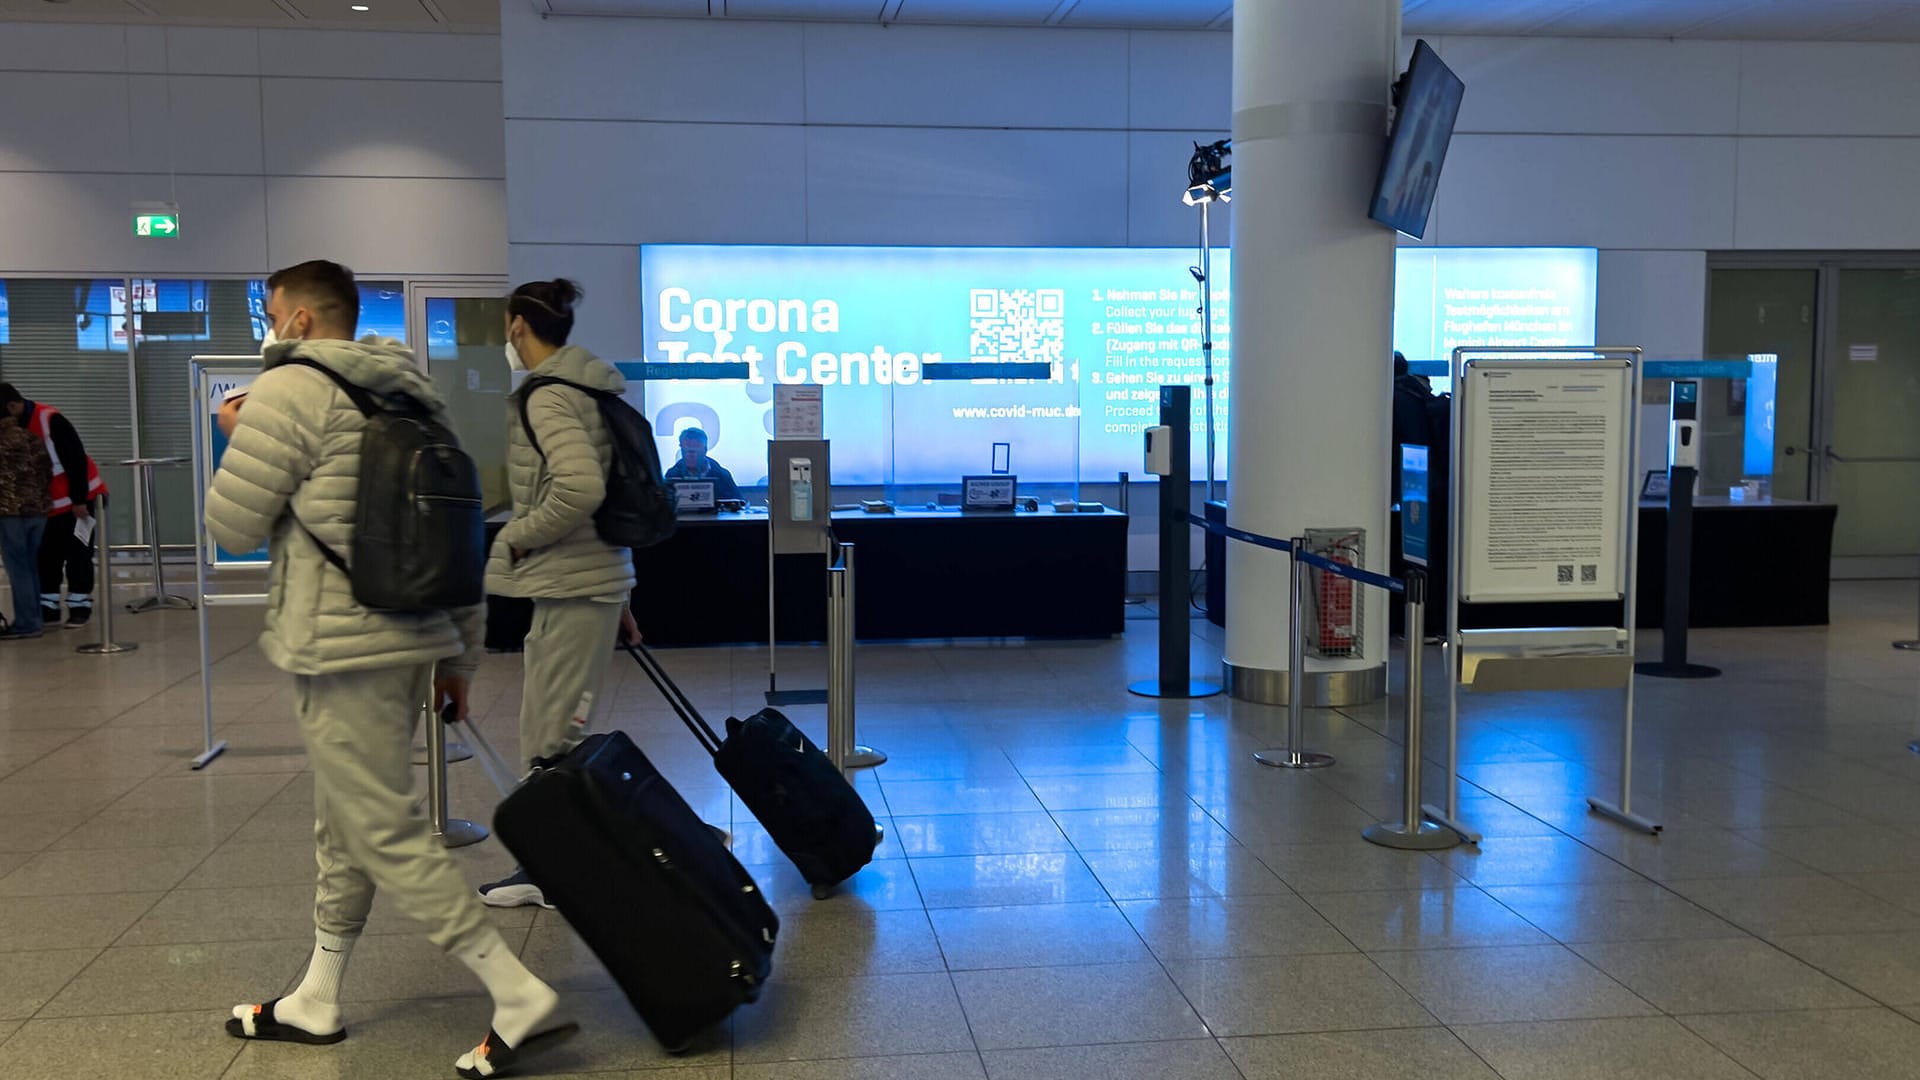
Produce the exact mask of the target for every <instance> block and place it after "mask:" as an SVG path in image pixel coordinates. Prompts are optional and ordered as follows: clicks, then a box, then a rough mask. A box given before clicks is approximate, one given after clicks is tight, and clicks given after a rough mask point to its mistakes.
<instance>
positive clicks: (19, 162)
mask: <svg viewBox="0 0 1920 1080" xmlns="http://www.w3.org/2000/svg"><path fill="white" fill-rule="evenodd" d="M0 101H4V102H7V103H8V104H7V105H6V107H5V108H0V169H23V170H31V171H42V172H53V171H61V170H71V171H74V172H125V171H127V169H128V167H129V159H128V156H127V125H128V118H127V77H126V76H124V75H85V74H65V73H44V72H0Z"/></svg>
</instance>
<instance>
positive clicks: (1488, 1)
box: [0, 0, 1920, 41]
mask: <svg viewBox="0 0 1920 1080" xmlns="http://www.w3.org/2000/svg"><path fill="white" fill-rule="evenodd" d="M284 2H285V3H286V4H287V8H288V9H295V10H298V11H300V12H301V13H302V17H295V16H293V15H290V14H289V13H288V10H285V9H282V8H281V7H279V6H278V5H276V4H275V3H274V0H68V2H63V3H48V2H46V0H0V19H24V20H34V21H54V22H75V21H80V22H86V21H93V22H160V23H178V24H201V25H207V24H213V25H231V26H287V25H289V24H294V25H314V26H325V27H329V28H340V27H349V28H350V27H353V26H359V25H368V26H373V27H387V28H391V27H396V26H400V27H418V28H423V29H424V28H433V27H438V26H444V27H447V28H453V29H469V30H471V29H477V28H483V27H496V26H498V25H499V8H498V6H497V5H498V0H364V2H366V3H367V4H368V6H369V7H370V8H372V10H371V11H367V12H355V11H352V10H351V4H352V3H353V2H354V0H284ZM507 2H524V3H528V4H530V5H532V6H533V7H534V8H535V9H537V10H540V11H549V10H550V11H553V12H556V13H560V14H578V15H589V14H591V15H623V16H660V17H671V18H700V19H705V18H709V17H712V18H730V19H735V20H745V19H783V20H784V19H792V20H815V21H842V22H880V21H898V22H903V23H912V24H939V23H947V24H954V23H964V24H973V25H997V26H1041V25H1065V26H1070V27H1141V28H1167V27H1176V28H1195V29H1198V28H1203V27H1209V26H1217V27H1224V26H1230V25H1231V14H1230V13H1231V2H1230V0H507ZM1299 2H1315V3H1344V2H1347V0H1299ZM1403 2H1404V7H1405V19H1404V23H1403V25H1404V27H1405V29H1406V31H1407V33H1408V34H1410V35H1426V36H1429V37H1435V36H1440V35H1475V34H1490V35H1528V36H1555V37H1638V38H1690V39H1762V40H1816V41H1817V40H1830V41H1920V0H1403Z"/></svg>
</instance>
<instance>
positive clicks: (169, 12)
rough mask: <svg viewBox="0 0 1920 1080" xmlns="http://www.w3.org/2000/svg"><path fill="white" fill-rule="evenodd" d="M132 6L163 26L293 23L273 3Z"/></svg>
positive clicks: (147, 0)
mask: <svg viewBox="0 0 1920 1080" xmlns="http://www.w3.org/2000/svg"><path fill="white" fill-rule="evenodd" d="M408 2H410V3H411V2H414V0H408ZM135 6H137V7H141V8H145V9H147V10H148V11H151V12H153V13H154V14H155V15H157V16H159V17H160V19H161V20H162V21H164V22H261V21H265V22H274V23H285V22H291V21H293V17H292V16H290V15H288V14H287V13H286V11H285V10H284V9H283V8H281V7H280V6H278V5H277V4H275V3H274V2H273V0H138V2H137V4H136V5H135ZM416 6H417V5H416ZM342 11H343V12H344V11H345V6H344V4H343V5H342Z"/></svg>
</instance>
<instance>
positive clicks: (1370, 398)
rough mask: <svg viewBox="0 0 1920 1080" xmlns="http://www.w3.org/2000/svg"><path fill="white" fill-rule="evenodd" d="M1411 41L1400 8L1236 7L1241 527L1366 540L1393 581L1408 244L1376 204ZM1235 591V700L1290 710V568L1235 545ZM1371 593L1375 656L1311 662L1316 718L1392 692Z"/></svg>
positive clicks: (1347, 1) (1232, 472)
mask: <svg viewBox="0 0 1920 1080" xmlns="http://www.w3.org/2000/svg"><path fill="white" fill-rule="evenodd" d="M1399 30H1400V0H1237V2H1236V3H1235V4H1234V12H1233V300H1232V303H1233V380H1232V383H1231V389H1230V398H1229V403H1230V408H1229V409H1228V415H1229V416H1231V417H1232V424H1231V429H1230V430H1229V432H1228V435H1227V460H1228V502H1227V517H1228V521H1229V522H1230V523H1231V524H1233V525H1234V526H1236V527H1238V528H1242V529H1247V530H1250V531H1252V532H1257V533H1263V534H1266V535H1268V536H1277V537H1282V538H1287V537H1293V536H1298V535H1300V534H1302V533H1304V532H1305V531H1306V530H1308V529H1320V528H1329V529H1333V528H1345V527H1352V526H1358V527H1360V528H1363V529H1365V530H1366V561H1367V565H1368V567H1369V568H1371V569H1374V570H1384V569H1385V568H1386V567H1387V566H1388V551H1387V544H1388V537H1387V503H1388V500H1387V478H1388V459H1387V443H1388V441H1389V438H1390V435H1389V431H1390V428H1391V426H1392V425H1391V422H1390V416H1391V408H1392V403H1391V387H1392V355H1393V345H1392V341H1393V335H1392V328H1393V253H1394V234H1393V233H1392V232H1391V231H1389V230H1388V229H1386V228H1384V227H1382V226H1380V225H1378V224H1375V223H1374V222H1372V221H1370V220H1369V219H1368V218H1367V205H1368V200H1369V197H1370V195H1371V193H1372V190H1373V181H1374V173H1375V171H1376V170H1377V169H1378V167H1379V163H1380V155H1381V152H1382V150H1383V148H1384V146H1385V144H1386V139H1385V135H1386V121H1387V101H1388V98H1389V96H1390V90H1391V86H1392V82H1393V79H1394V75H1395V73H1396V70H1397V68H1398V53H1399ZM1227 581H1228V584H1229V587H1230V588H1231V589H1232V596H1233V601H1232V602H1231V603H1229V604H1228V605H1227V653H1226V661H1227V681H1228V686H1229V688H1230V690H1231V691H1232V692H1233V694H1234V696H1236V697H1239V698H1242V699H1246V700H1253V701H1268V702H1278V701H1280V700H1283V699H1284V695H1285V693H1286V686H1287V684H1288V681H1289V680H1288V678H1287V676H1286V674H1285V672H1286V669H1287V643H1288V637H1287V635H1288V634H1290V633H1291V632H1292V628H1291V626H1290V620H1289V615H1288V612H1287V610H1286V607H1287V605H1286V597H1287V558H1286V556H1285V555H1283V554H1281V553H1279V552H1274V551H1268V550H1265V549H1261V548H1256V547H1253V546H1251V545H1248V544H1242V543H1232V542H1230V543H1229V544H1228V545H1227ZM1361 591H1362V594H1363V595H1364V596H1365V598H1366V600H1365V608H1364V621H1365V632H1364V636H1363V638H1362V653H1363V656H1362V658H1360V659H1358V660H1340V661H1333V660H1329V661H1324V662H1323V661H1319V660H1312V659H1310V660H1308V662H1307V672H1308V674H1307V679H1306V686H1307V698H1306V700H1307V703H1308V704H1337V703H1350V702H1357V701H1365V700H1370V699H1372V698H1375V697H1378V696H1380V694H1381V693H1382V692H1383V690H1384V685H1385V674H1384V673H1385V668H1384V664H1385V661H1386V655H1387V654H1386V641H1387V617H1386V616H1387V608H1386V602H1385V597H1384V595H1383V594H1381V593H1380V592H1379V590H1376V589H1362V590H1361ZM1309 603H1311V600H1309ZM1322 672H1324V673H1325V674H1324V675H1323V674H1321V673H1322Z"/></svg>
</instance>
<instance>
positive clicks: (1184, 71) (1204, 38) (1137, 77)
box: [1127, 30, 1233, 131]
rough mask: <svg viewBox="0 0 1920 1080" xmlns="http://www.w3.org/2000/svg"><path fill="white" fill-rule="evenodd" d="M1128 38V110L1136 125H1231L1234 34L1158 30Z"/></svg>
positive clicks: (1176, 127) (1175, 127)
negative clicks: (1129, 43)
mask: <svg viewBox="0 0 1920 1080" xmlns="http://www.w3.org/2000/svg"><path fill="white" fill-rule="evenodd" d="M1130 40H1131V46H1130V51H1129V53H1128V62H1127V101H1128V105H1127V109H1128V115H1129V117H1130V118H1131V121H1132V126H1133V127H1134V128H1135V129H1139V128H1167V129H1172V130H1176V131H1178V130H1184V129H1186V128H1193V129H1196V130H1202V131H1205V130H1211V129H1215V128H1218V129H1220V130H1222V131H1225V130H1228V129H1230V128H1232V127H1233V38H1232V36H1231V35H1228V34H1219V33H1198V32H1193V31H1180V30H1171V31H1157V30H1155V31H1141V32H1138V33H1135V34H1132V35H1130Z"/></svg>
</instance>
